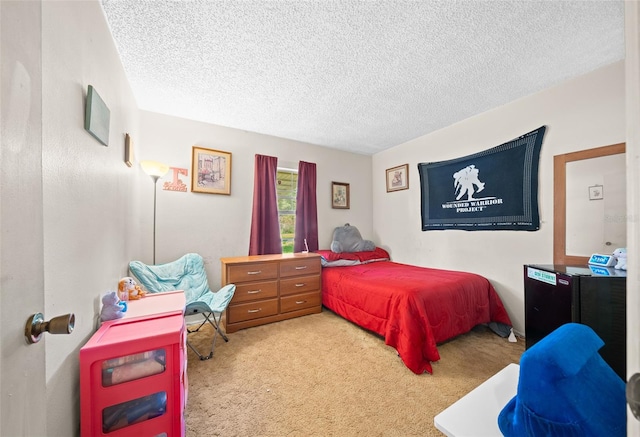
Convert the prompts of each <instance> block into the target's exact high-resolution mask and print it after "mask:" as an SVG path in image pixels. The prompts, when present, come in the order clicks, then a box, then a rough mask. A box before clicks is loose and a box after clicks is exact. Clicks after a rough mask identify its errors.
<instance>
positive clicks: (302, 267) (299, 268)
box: [296, 266, 307, 270]
mask: <svg viewBox="0 0 640 437" xmlns="http://www.w3.org/2000/svg"><path fill="white" fill-rule="evenodd" d="M306 268H307V266H296V270H304V269H306Z"/></svg>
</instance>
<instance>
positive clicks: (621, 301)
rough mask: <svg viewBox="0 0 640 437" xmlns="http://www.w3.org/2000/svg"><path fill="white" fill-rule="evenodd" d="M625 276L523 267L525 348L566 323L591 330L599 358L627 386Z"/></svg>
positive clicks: (588, 268)
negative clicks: (601, 343) (599, 342)
mask: <svg viewBox="0 0 640 437" xmlns="http://www.w3.org/2000/svg"><path fill="white" fill-rule="evenodd" d="M626 287H627V278H626V271H624V270H616V269H614V268H604V267H595V266H566V265H557V264H556V265H536V264H529V265H525V266H524V300H525V344H526V348H527V349H528V348H530V347H531V346H533V345H534V344H535V343H537V342H538V341H540V340H541V339H542V338H543V337H544V336H546V335H547V334H549V333H550V332H551V331H553V330H555V329H556V328H558V327H559V326H560V325H563V324H565V323H569V322H576V323H583V324H585V325H588V326H590V327H591V328H593V330H594V331H595V332H596V334H598V336H599V337H600V338H602V340H603V341H604V343H605V345H604V346H603V347H602V349H600V355H601V356H602V358H604V360H605V361H606V362H607V363H608V364H609V365H610V366H611V367H612V368H613V370H614V371H615V372H616V373H617V374H618V375H620V377H621V378H622V379H623V380H626V347H627V346H626V343H627V336H626V320H627V319H626Z"/></svg>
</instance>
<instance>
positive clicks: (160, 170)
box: [140, 161, 169, 265]
mask: <svg viewBox="0 0 640 437" xmlns="http://www.w3.org/2000/svg"><path fill="white" fill-rule="evenodd" d="M140 166H141V167H142V170H143V171H144V172H145V173H146V174H148V175H149V176H151V179H153V264H154V265H155V263H156V195H157V191H158V179H160V178H161V177H162V176H164V175H166V174H167V172H168V171H169V166H168V165H166V164H162V163H160V162H157V161H142V162H140Z"/></svg>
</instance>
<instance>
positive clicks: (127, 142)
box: [124, 134, 133, 167]
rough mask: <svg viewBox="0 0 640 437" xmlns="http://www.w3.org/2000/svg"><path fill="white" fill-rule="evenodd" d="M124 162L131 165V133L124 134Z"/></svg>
mask: <svg viewBox="0 0 640 437" xmlns="http://www.w3.org/2000/svg"><path fill="white" fill-rule="evenodd" d="M124 163H125V164H127V167H131V166H132V165H133V141H131V135H129V134H124Z"/></svg>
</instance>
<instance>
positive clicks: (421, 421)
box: [185, 309, 524, 437]
mask: <svg viewBox="0 0 640 437" xmlns="http://www.w3.org/2000/svg"><path fill="white" fill-rule="evenodd" d="M204 329H205V328H203V330H204ZM203 330H201V331H200V332H199V333H197V334H190V336H189V341H190V342H191V343H192V344H193V345H194V346H196V347H197V348H198V349H199V350H201V351H204V350H208V346H210V339H211V335H212V332H213V330H212V329H208V330H207V331H204V332H203ZM228 337H229V342H228V343H225V342H224V340H223V339H222V338H218V339H217V341H216V348H215V354H214V356H213V358H212V359H210V360H206V361H200V360H199V359H198V358H197V356H196V355H195V354H194V353H193V352H192V351H191V350H189V351H188V354H189V355H188V367H187V376H188V383H189V392H188V402H187V408H186V412H185V419H186V424H187V435H188V436H193V437H195V436H227V437H233V436H238V437H244V436H265V437H271V436H273V437H279V436H292V437H293V436H299V437H305V436H442V435H443V434H442V433H440V432H439V431H438V430H437V429H436V428H435V426H434V424H433V418H434V416H436V415H437V414H438V413H440V412H441V411H442V410H444V409H445V408H447V407H448V406H449V405H451V404H453V403H454V402H455V401H457V400H458V399H460V398H461V397H462V396H464V395H465V394H467V393H468V392H469V391H471V390H473V389H474V388H475V387H477V386H478V385H480V384H481V383H482V382H484V381H485V380H487V379H488V378H490V377H491V376H492V375H494V374H495V373H497V372H498V371H500V370H501V369H502V368H503V367H505V366H507V365H508V364H510V363H518V362H519V359H520V355H522V353H523V352H524V340H522V339H519V341H518V342H517V343H509V342H508V341H507V339H505V338H502V337H500V336H498V335H496V334H495V333H493V331H491V330H489V329H488V328H487V327H484V326H480V327H476V328H475V329H474V330H472V331H471V332H469V333H467V334H464V335H461V336H459V337H456V338H455V339H453V340H450V341H448V342H446V343H444V344H442V345H439V346H438V350H439V351H440V356H441V358H440V361H438V362H436V363H434V365H433V374H422V375H416V374H414V373H413V372H411V371H410V370H409V369H408V368H407V367H405V365H404V364H403V363H402V360H401V359H400V358H399V357H398V355H397V353H396V351H395V349H393V348H391V347H389V346H386V345H385V344H384V340H383V339H382V338H381V337H379V336H377V335H375V334H372V333H370V332H368V331H365V330H363V329H361V328H360V327H358V326H356V325H354V324H352V323H350V322H348V321H346V320H344V319H342V318H341V317H339V316H337V315H335V314H334V313H332V312H331V311H328V310H326V309H323V312H322V313H320V314H314V315H310V316H305V317H299V318H296V319H291V320H285V321H282V322H278V323H272V324H268V325H263V326H258V327H255V328H250V329H244V330H241V331H238V332H235V333H233V334H228Z"/></svg>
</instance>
